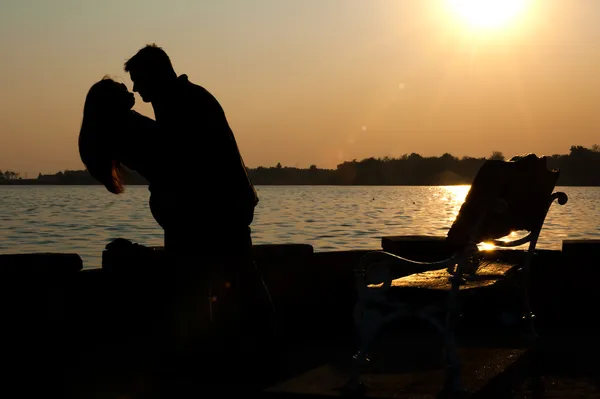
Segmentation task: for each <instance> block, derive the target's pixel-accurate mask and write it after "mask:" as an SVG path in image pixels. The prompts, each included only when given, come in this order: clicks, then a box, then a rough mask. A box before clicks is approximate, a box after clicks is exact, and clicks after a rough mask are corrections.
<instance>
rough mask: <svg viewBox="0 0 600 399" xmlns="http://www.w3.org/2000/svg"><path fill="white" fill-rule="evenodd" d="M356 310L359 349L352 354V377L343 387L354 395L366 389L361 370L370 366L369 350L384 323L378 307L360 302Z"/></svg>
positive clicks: (346, 391)
mask: <svg viewBox="0 0 600 399" xmlns="http://www.w3.org/2000/svg"><path fill="white" fill-rule="evenodd" d="M355 312H356V314H355V320H356V322H355V323H356V330H357V335H358V341H359V349H358V351H357V352H356V353H355V354H354V356H352V367H351V372H350V379H349V380H348V382H347V383H346V385H345V386H344V387H343V388H342V390H343V391H344V392H345V393H347V394H353V395H356V394H362V393H364V391H365V386H364V383H363V382H362V381H361V372H362V370H364V369H365V368H366V367H368V365H369V363H370V361H371V358H370V356H369V351H370V349H371V346H372V344H373V342H374V341H375V338H376V337H377V335H378V333H379V331H380V330H381V328H382V327H383V324H384V317H383V315H382V314H381V311H379V310H378V309H375V308H370V307H366V306H364V305H363V304H360V303H359V304H358V305H357V309H356V310H355Z"/></svg>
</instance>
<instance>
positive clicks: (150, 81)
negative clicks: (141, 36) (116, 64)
mask: <svg viewBox="0 0 600 399" xmlns="http://www.w3.org/2000/svg"><path fill="white" fill-rule="evenodd" d="M124 69H125V72H129V76H130V77H131V80H132V81H133V91H134V92H138V93H139V94H140V96H141V97H142V100H143V101H144V102H153V101H156V100H157V99H159V98H160V95H161V93H163V92H164V91H165V89H166V88H167V87H168V86H169V85H171V84H172V82H173V81H175V79H177V74H176V73H175V70H174V69H173V65H172V64H171V60H170V58H169V56H168V55H167V53H166V52H165V51H164V50H163V49H162V48H160V47H158V46H157V45H156V44H148V45H146V46H145V47H143V48H142V49H140V50H139V51H138V52H137V53H136V54H135V55H134V56H133V57H131V58H130V59H129V60H127V62H125V66H124Z"/></svg>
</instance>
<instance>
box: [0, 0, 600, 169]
mask: <svg viewBox="0 0 600 399" xmlns="http://www.w3.org/2000/svg"><path fill="white" fill-rule="evenodd" d="M454 1H457V0H454ZM458 1H460V0H458ZM506 1H508V0H506ZM506 1H505V2H506ZM525 3H526V4H525V6H524V8H523V9H522V10H521V12H520V13H518V14H516V15H515V16H514V18H512V19H509V20H508V21H507V22H506V24H504V25H501V26H498V27H495V28H493V29H492V28H490V29H483V28H480V27H476V26H475V25H472V24H469V22H468V21H467V19H465V18H464V17H463V16H461V14H460V13H458V12H457V10H456V9H455V8H453V7H451V0H252V1H249V0H219V1H216V0H215V1H198V0H188V1H183V0H170V1H158V0H144V1H141V0H128V1H122V0H119V1H116V0H103V1H95V0H87V1H80V0H53V1H47V0H36V1H33V0H2V2H1V3H0V54H1V57H0V71H1V73H0V93H1V94H0V170H7V169H9V170H13V171H17V172H20V173H21V176H23V177H25V176H27V175H28V176H29V177H35V176H37V174H38V173H40V172H41V173H55V172H57V171H59V170H65V169H71V170H73V169H83V164H82V163H81V160H80V159H79V153H78V150H77V137H78V134H79V128H80V124H81V117H82V111H83V102H84V99H85V96H86V94H87V91H88V89H89V87H90V86H91V85H92V84H93V83H95V82H96V81H98V80H99V79H101V78H102V77H103V76H104V75H106V74H109V75H112V76H114V77H116V78H117V79H120V80H121V81H122V82H124V83H125V84H126V85H128V87H129V88H130V89H131V87H132V84H131V81H130V80H129V76H128V75H127V74H126V73H125V72H124V71H123V63H124V61H126V60H127V59H128V58H129V57H130V56H132V55H133V54H134V53H135V52H136V51H137V50H138V49H140V48H141V47H143V46H144V45H145V44H147V43H153V42H154V43H156V44H158V45H159V46H161V47H163V48H164V49H165V51H167V53H168V54H169V55H170V57H171V60H172V62H173V64H174V67H175V70H176V72H177V73H178V74H183V73H185V74H187V75H188V76H189V78H190V80H191V81H192V82H194V83H197V84H199V85H201V86H204V87H205V88H206V89H208V90H209V91H211V92H212V93H213V94H214V95H215V96H216V97H217V99H218V100H219V101H220V103H221V105H222V106H223V108H224V110H225V113H226V116H227V118H228V120H229V122H230V124H231V126H232V128H233V131H234V133H235V135H236V139H237V141H238V145H239V147H240V150H241V152H242V155H243V157H244V160H245V163H246V165H247V166H249V167H257V166H274V165H275V164H277V163H278V162H280V163H281V164H283V165H284V166H297V167H308V166H309V165H311V164H316V165H317V166H319V167H323V168H335V167H336V165H337V164H339V163H341V162H343V161H347V160H352V159H359V160H360V159H363V158H366V157H371V156H374V157H384V156H390V157H398V156H401V155H402V154H407V153H408V154H410V153H413V152H416V153H419V154H421V155H424V156H439V155H442V154H443V153H446V152H448V153H451V154H453V155H455V156H459V157H462V156H476V157H483V156H488V155H490V154H491V153H492V151H501V152H503V153H504V154H505V155H506V156H510V155H514V154H522V153H526V152H534V153H536V154H538V155H551V154H556V153H561V154H565V153H568V151H569V148H570V146H571V145H584V146H592V145H593V144H596V143H600V138H599V137H598V133H597V132H598V130H599V128H600V112H598V111H599V110H600V109H599V105H600V101H599V100H600V77H599V76H598V74H599V73H600V43H599V41H600V1H598V0H525ZM492 15H494V14H492ZM489 16H490V15H488V17H489ZM136 101H137V102H136V106H135V109H136V110H138V111H139V112H141V113H143V114H145V115H148V116H150V117H152V118H153V117H154V114H153V111H152V108H151V107H150V106H149V105H148V104H144V103H143V102H142V101H141V99H140V98H139V96H137V95H136ZM206 151H210V149H209V148H207V149H206Z"/></svg>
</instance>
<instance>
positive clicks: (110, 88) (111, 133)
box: [79, 77, 124, 194]
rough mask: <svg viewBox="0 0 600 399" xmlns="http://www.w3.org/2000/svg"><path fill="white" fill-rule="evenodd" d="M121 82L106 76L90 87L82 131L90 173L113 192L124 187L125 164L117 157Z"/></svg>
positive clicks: (82, 150) (82, 148)
mask: <svg viewBox="0 0 600 399" xmlns="http://www.w3.org/2000/svg"><path fill="white" fill-rule="evenodd" d="M118 85H119V83H117V82H115V81H114V80H112V79H110V78H109V77H104V78H103V79H102V80H100V81H99V82H97V83H95V84H94V85H93V86H92V87H91V88H90V90H89V91H88V94H87V97H86V99H85V105H84V106H83V121H82V123H81V130H80V131H79V156H80V157H81V161H82V162H83V164H84V165H85V167H86V169H87V171H88V172H89V173H90V175H91V176H92V177H93V178H95V179H96V180H98V181H99V182H100V183H102V184H104V186H105V187H106V189H107V190H108V191H110V192H111V193H114V194H120V193H122V192H123V191H124V187H123V173H124V166H123V164H122V163H121V162H120V161H119V160H118V159H117V157H116V153H117V152H116V145H117V143H116V139H117V135H116V134H115V133H116V129H117V128H118V127H119V125H118V123H119V118H118V115H119V113H120V112H123V110H122V109H118V108H117V107H118V106H120V105H121V104H119V101H115V97H116V95H115V94H116V93H117V91H116V90H117V89H118Z"/></svg>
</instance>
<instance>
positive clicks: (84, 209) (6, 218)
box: [0, 186, 600, 268]
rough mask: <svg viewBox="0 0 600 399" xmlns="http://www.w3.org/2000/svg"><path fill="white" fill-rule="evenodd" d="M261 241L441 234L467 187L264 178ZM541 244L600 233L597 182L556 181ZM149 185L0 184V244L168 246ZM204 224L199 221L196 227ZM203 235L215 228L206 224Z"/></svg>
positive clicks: (1, 247) (329, 244) (336, 242)
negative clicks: (559, 199)
mask: <svg viewBox="0 0 600 399" xmlns="http://www.w3.org/2000/svg"><path fill="white" fill-rule="evenodd" d="M257 190H258V193H259V196H260V203H259V205H258V207H257V209H256V215H255V219H254V223H253V224H252V237H253V240H254V243H255V244H263V243H307V244H311V245H313V246H314V248H315V250H316V251H328V250H343V249H363V248H369V249H371V248H372V249H376V248H380V238H381V236H387V235H414V234H424V235H445V234H446V232H447V231H448V229H449V228H450V225H451V224H452V221H453V220H454V218H455V217H456V214H457V212H458V209H459V207H460V205H461V203H462V202H463V201H464V198H465V196H466V194H467V192H468V190H469V186H447V187H439V186H438V187H372V186H371V187H364V186H351V187H340V186H258V187H257ZM557 190H560V191H564V192H566V193H567V194H568V196H569V202H568V203H567V204H566V205H565V206H559V205H557V204H555V205H553V206H552V208H551V209H550V212H549V214H548V217H547V218H546V223H545V224H544V229H543V230H542V234H541V237H540V241H539V244H538V248H548V249H552V248H554V249H559V248H560V246H561V242H562V240H563V239H565V238H567V237H568V238H596V239H597V238H600V225H599V223H598V217H597V216H596V215H597V213H596V212H597V211H598V210H600V187H558V188H557ZM148 198H149V193H148V190H147V188H146V187H145V186H128V187H127V189H126V191H125V193H124V194H122V195H119V196H117V195H113V194H110V193H108V192H107V191H106V189H104V187H102V186H0V253H27V252H76V253H79V254H80V255H81V257H82V258H83V260H84V267H86V268H91V267H99V266H100V262H101V252H102V250H103V249H104V246H105V245H106V244H107V243H108V242H109V241H111V240H112V239H114V238H117V237H124V238H128V239H130V240H132V241H134V242H139V243H142V244H145V245H162V238H163V234H162V229H161V228H160V227H159V226H158V225H157V224H156V222H155V221H154V219H153V218H152V215H151V214H150V209H149V208H148ZM199 228H201V227H199ZM206 234H210V231H207V232H206Z"/></svg>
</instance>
